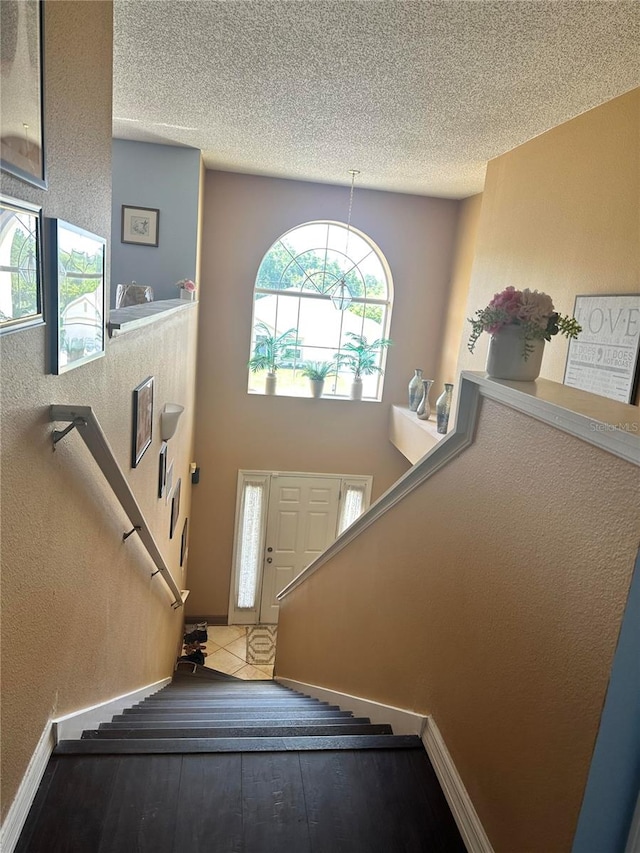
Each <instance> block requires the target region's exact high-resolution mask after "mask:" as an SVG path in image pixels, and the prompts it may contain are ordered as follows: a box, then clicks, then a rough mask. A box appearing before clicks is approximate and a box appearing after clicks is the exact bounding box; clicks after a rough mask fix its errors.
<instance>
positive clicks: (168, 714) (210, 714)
mask: <svg viewBox="0 0 640 853" xmlns="http://www.w3.org/2000/svg"><path fill="white" fill-rule="evenodd" d="M281 716H282V717H291V718H295V717H350V716H351V713H350V712H349V711H316V710H309V711H307V710H301V711H295V710H293V709H289V708H287V709H286V710H280V711H271V710H269V709H268V708H260V709H256V710H255V711H242V710H240V709H239V708H228V709H221V710H219V711H213V710H208V711H198V710H196V711H188V710H186V711H147V712H145V713H144V714H127V713H123V714H118V715H116V716H115V717H114V718H113V719H114V721H116V720H128V719H137V718H138V717H140V719H146V720H176V721H178V720H206V719H211V720H215V719H223V718H225V717H226V718H228V717H236V718H237V719H239V720H250V719H253V718H255V717H261V718H263V719H274V718H277V717H281Z"/></svg>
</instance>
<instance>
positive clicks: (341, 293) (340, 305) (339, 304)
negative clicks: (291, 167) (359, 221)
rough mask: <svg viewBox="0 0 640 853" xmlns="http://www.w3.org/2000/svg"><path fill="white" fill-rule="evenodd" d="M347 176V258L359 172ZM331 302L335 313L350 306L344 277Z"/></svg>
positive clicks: (335, 289)
mask: <svg viewBox="0 0 640 853" xmlns="http://www.w3.org/2000/svg"><path fill="white" fill-rule="evenodd" d="M349 174H350V175H351V192H350V193H349V213H348V216H347V243H346V246H345V250H344V253H345V256H346V257H347V258H348V257H349V236H350V234H351V208H352V207H353V188H354V185H355V181H356V175H359V174H360V172H359V170H358V169H349ZM330 295H331V301H332V302H333V307H334V308H335V309H336V310H337V311H346V310H347V308H348V307H349V305H351V301H352V299H353V296H352V293H351V291H350V290H349V285H348V284H347V282H346V281H345V278H344V275H343V276H341V277H340V279H339V280H338V281H337V282H336V284H335V285H334V286H333V288H332V290H331V294H330Z"/></svg>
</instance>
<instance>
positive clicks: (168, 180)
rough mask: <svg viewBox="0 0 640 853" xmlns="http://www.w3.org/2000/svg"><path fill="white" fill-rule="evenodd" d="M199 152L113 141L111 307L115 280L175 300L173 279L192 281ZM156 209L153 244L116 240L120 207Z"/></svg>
mask: <svg viewBox="0 0 640 853" xmlns="http://www.w3.org/2000/svg"><path fill="white" fill-rule="evenodd" d="M199 190H200V151H198V150H197V149H195V148H179V147H177V146H174V145H155V144H152V143H149V142H131V141H129V140H125V139H114V140H113V177H112V192H113V195H112V232H111V233H112V241H111V306H112V307H113V305H114V304H115V294H116V287H117V285H118V284H130V283H131V282H132V281H135V282H136V283H137V284H148V285H151V287H153V291H154V299H156V300H158V299H177V298H178V297H179V295H180V294H179V292H178V290H177V289H176V287H175V283H176V282H177V281H180V280H181V279H184V278H190V279H193V280H194V281H195V276H196V251H197V250H196V245H197V235H198V198H199ZM123 204H125V205H128V206H131V207H152V208H157V209H159V210H160V217H159V233H158V246H157V247H154V246H138V245H132V244H129V243H122V242H121V240H120V237H121V233H122V231H121V211H122V205H123Z"/></svg>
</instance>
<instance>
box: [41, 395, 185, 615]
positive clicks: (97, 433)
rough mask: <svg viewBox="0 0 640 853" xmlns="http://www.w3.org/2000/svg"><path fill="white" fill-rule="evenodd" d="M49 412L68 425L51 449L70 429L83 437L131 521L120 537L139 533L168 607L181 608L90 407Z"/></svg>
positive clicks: (181, 601) (55, 437) (57, 433)
mask: <svg viewBox="0 0 640 853" xmlns="http://www.w3.org/2000/svg"><path fill="white" fill-rule="evenodd" d="M49 414H50V420H51V421H52V422H63V423H68V424H69V426H68V427H66V428H65V429H63V430H54V431H53V446H54V449H55V446H56V444H57V443H58V442H59V441H60V440H61V439H62V438H64V437H65V436H66V435H68V434H69V433H70V432H71V431H72V430H73V429H76V430H77V431H78V432H79V433H80V435H81V436H82V440H83V441H84V443H85V444H86V445H87V447H88V448H89V450H90V451H91V454H92V456H93V458H94V459H95V460H96V462H97V463H98V466H99V468H100V470H101V471H102V473H103V474H104V476H105V477H106V479H107V482H108V483H109V485H110V486H111V488H112V489H113V493H114V494H115V496H116V497H117V498H118V500H119V501H120V505H121V506H122V508H123V509H124V511H125V512H126V514H127V516H128V517H129V520H130V522H131V524H132V530H131V531H130V532H128V533H125V534H123V540H126V539H127V538H128V537H129V536H130V535H131V533H133V532H134V531H135V532H136V533H137V534H138V535H139V537H140V540H141V542H142V544H143V545H144V547H145V548H146V549H147V551H148V553H149V556H150V557H151V559H152V560H153V563H154V565H155V567H156V571H155V572H153V573H152V577H153V576H154V575H156V574H160V575H161V576H162V579H163V580H164V582H165V583H166V584H167V586H168V587H169V589H170V590H171V594H172V595H173V596H174V601H173V603H172V605H171V606H172V607H174V608H178V607H182V605H183V604H184V599H185V597H186V596H183V594H182V593H181V591H180V589H179V588H178V586H177V584H176V582H175V581H174V579H173V575H172V574H171V572H170V571H169V568H168V566H167V564H166V563H165V561H164V558H163V556H162V554H161V553H160V549H159V548H158V546H157V545H156V542H155V539H154V538H153V536H152V534H151V531H150V529H149V525H148V524H147V522H146V520H145V517H144V515H143V514H142V510H141V509H140V507H139V505H138V502H137V501H136V499H135V496H134V494H133V492H132V491H131V487H130V486H129V483H128V481H127V478H126V477H125V476H124V474H123V472H122V469H121V468H120V466H119V465H118V462H117V461H116V458H115V456H114V455H113V451H112V450H111V447H110V446H109V442H108V441H107V437H106V435H105V434H104V432H103V431H102V427H101V426H100V423H99V421H98V419H97V417H96V416H95V413H94V411H93V409H92V408H91V406H51V409H50V413H49Z"/></svg>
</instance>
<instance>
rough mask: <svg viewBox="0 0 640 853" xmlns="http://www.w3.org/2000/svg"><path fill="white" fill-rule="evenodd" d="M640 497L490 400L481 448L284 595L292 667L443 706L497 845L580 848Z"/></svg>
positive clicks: (280, 667) (614, 467) (283, 649)
mask: <svg viewBox="0 0 640 853" xmlns="http://www.w3.org/2000/svg"><path fill="white" fill-rule="evenodd" d="M516 435H517V436H518V441H517V442H516V441H514V438H513V437H514V436H516ZM639 499H640V483H639V479H638V471H637V468H634V467H633V466H631V465H630V464H628V463H625V462H623V461H621V460H619V459H617V458H614V457H612V456H610V455H608V454H606V453H605V452H603V451H600V450H596V449H594V448H593V447H591V446H589V445H587V444H586V443H584V442H581V441H579V440H577V439H574V438H571V437H569V436H567V435H564V434H560V433H558V432H557V431H555V430H554V429H553V428H551V427H549V426H546V425H544V424H541V423H539V422H537V421H534V420H532V419H529V418H528V417H526V416H525V415H522V414H519V413H517V412H515V411H513V410H511V409H507V408H506V407H504V406H501V405H500V404H497V403H493V402H485V404H484V405H483V408H482V411H481V419H480V423H479V427H478V432H477V436H476V441H475V443H474V444H473V445H472V446H471V447H470V448H469V449H468V450H467V451H465V452H464V453H463V454H462V455H461V456H459V457H458V458H457V459H456V460H454V461H453V462H452V463H451V464H449V465H448V466H446V467H444V468H443V469H441V470H440V471H439V472H438V473H437V474H436V475H435V476H434V477H433V478H432V479H430V480H429V481H427V482H426V483H425V484H423V486H421V487H420V488H419V489H418V490H416V491H415V492H413V493H412V494H411V495H410V496H409V497H408V498H407V499H406V500H405V501H403V502H402V503H400V504H398V505H397V506H396V507H394V508H393V509H392V510H391V511H390V512H388V513H387V514H386V515H385V516H383V517H382V519H381V520H380V521H378V522H377V523H376V524H375V525H373V526H372V527H370V528H368V529H367V530H366V531H364V533H363V534H362V535H361V536H359V537H358V538H357V539H356V540H354V541H353V542H352V543H351V544H349V545H348V546H347V547H346V548H345V549H344V550H343V551H341V552H340V553H339V554H338V555H337V556H336V557H335V558H334V559H333V560H331V561H330V562H329V563H327V564H325V565H324V566H322V568H321V569H320V570H319V571H318V572H316V573H315V574H314V575H312V576H311V577H310V578H309V580H308V581H307V582H306V583H304V584H303V585H302V586H300V587H299V588H298V589H296V590H295V591H294V592H293V593H292V594H291V595H290V596H289V597H288V598H287V599H285V601H284V602H283V603H282V606H281V613H280V622H279V627H278V649H277V660H276V673H277V675H279V676H283V677H289V678H293V679H298V680H300V681H304V682H307V683H312V684H317V685H322V686H325V687H329V688H333V689H336V690H339V691H343V692H346V693H349V694H352V695H356V696H364V697H368V698H370V699H374V700H377V701H379V702H383V703H386V704H389V705H395V706H398V707H401V708H407V709H411V710H414V711H417V712H421V713H424V714H432V715H433V716H434V718H435V721H436V723H437V725H438V726H439V728H440V729H441V731H442V734H443V737H444V739H445V742H446V744H447V746H448V748H449V750H450V752H451V754H452V757H453V760H454V762H455V764H456V767H457V768H458V770H459V772H460V774H461V776H462V779H463V782H464V784H465V786H466V787H467V789H468V791H469V794H470V796H471V799H472V801H473V804H474V806H475V807H476V810H477V811H478V813H479V816H480V819H481V821H482V823H483V825H484V827H485V830H486V831H487V834H488V836H489V838H490V840H491V842H492V844H493V846H494V848H495V850H496V853H514V851H518V853H549V851H553V853H564V851H569V850H570V848H571V842H572V838H573V832H574V829H575V825H576V821H577V817H578V812H579V808H580V804H581V798H582V794H583V790H584V786H585V782H586V777H587V772H588V769H589V764H590V760H591V755H592V750H593V746H594V742H595V737H596V733H597V730H598V723H599V720H600V712H601V709H602V704H603V700H604V696H605V691H606V688H607V681H608V676H609V670H610V665H611V661H612V657H613V653H614V650H615V645H616V640H617V636H618V630H619V626H620V621H621V618H622V614H623V610H624V605H625V600H626V595H627V591H628V587H629V583H630V577H631V573H632V570H633V564H634V560H635V556H636V551H637V547H638V537H639V535H640V523H639V519H638V513H637V507H638V501H639Z"/></svg>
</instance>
